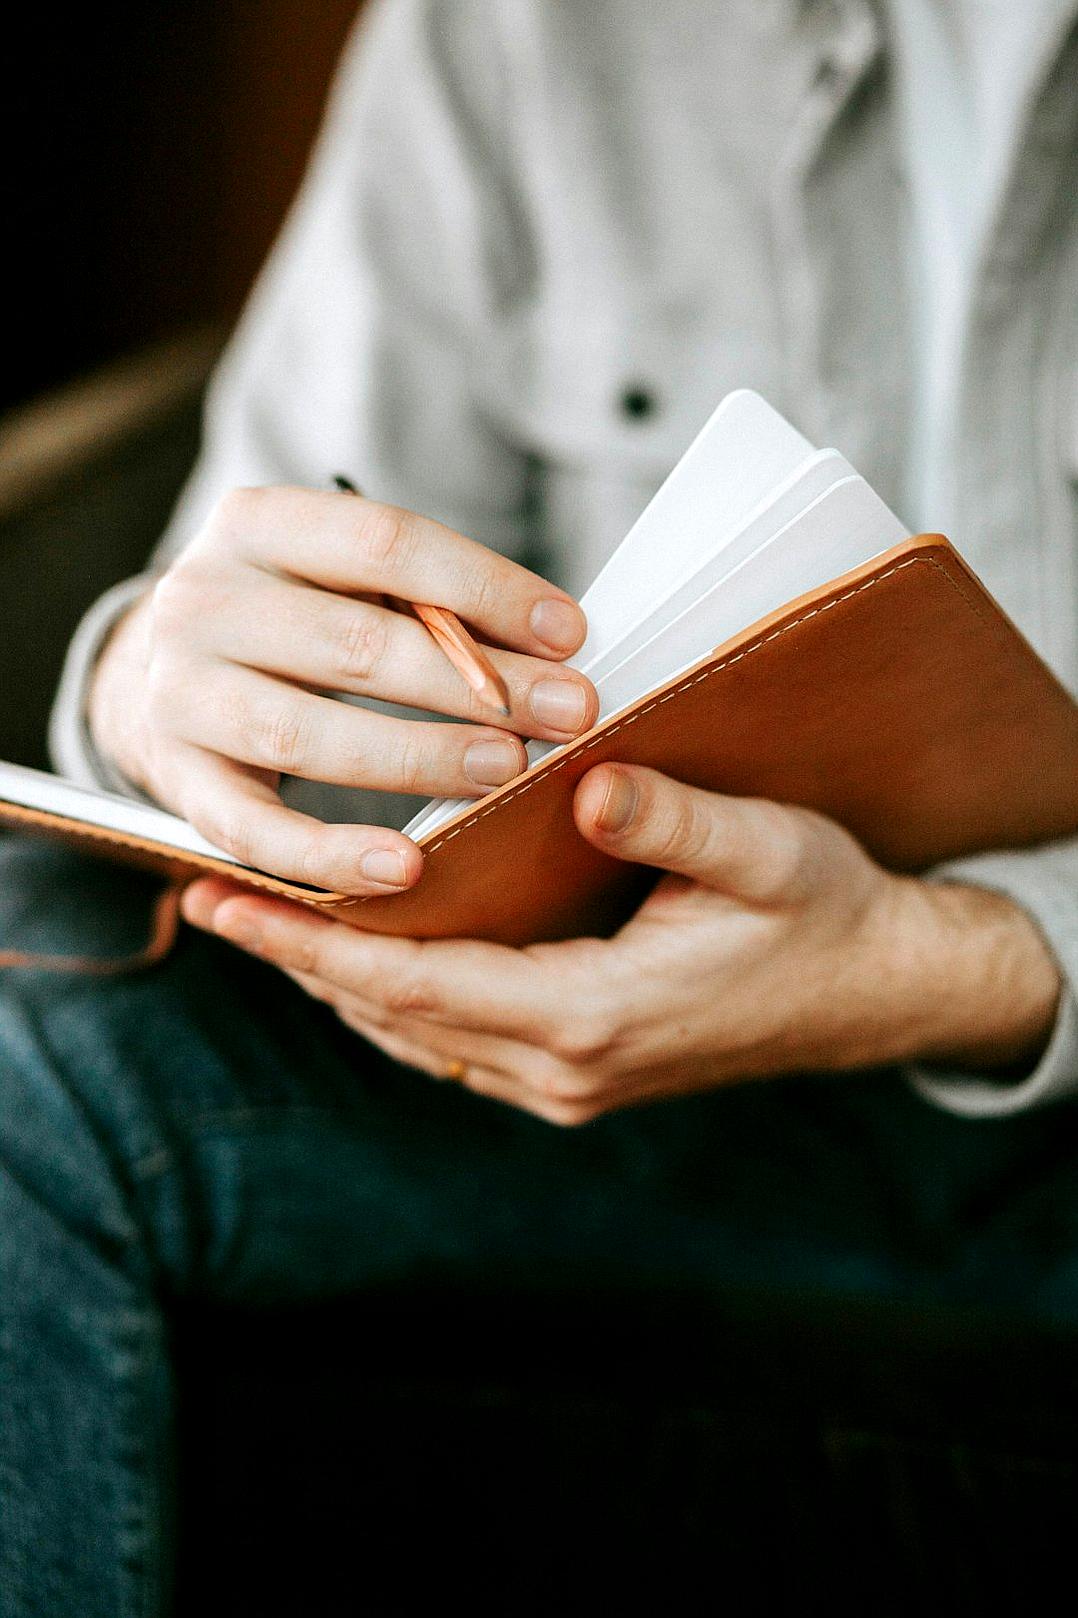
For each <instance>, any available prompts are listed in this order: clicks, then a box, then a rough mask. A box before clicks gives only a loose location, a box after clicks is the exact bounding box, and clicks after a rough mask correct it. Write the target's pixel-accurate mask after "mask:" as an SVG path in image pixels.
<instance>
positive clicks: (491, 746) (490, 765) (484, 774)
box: [464, 741, 520, 787]
mask: <svg viewBox="0 0 1078 1618" xmlns="http://www.w3.org/2000/svg"><path fill="white" fill-rule="evenodd" d="M464 773H465V774H466V775H467V777H468V779H469V781H474V782H475V784H476V786H477V787H502V786H504V785H505V783H506V782H507V781H511V780H512V779H513V777H514V775H519V774H520V753H519V751H518V749H517V748H515V747H514V746H513V744H512V742H493V741H488V742H473V743H472V745H471V746H470V747H469V749H468V751H467V752H466V753H465V755H464Z"/></svg>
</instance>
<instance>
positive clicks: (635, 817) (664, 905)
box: [184, 765, 1060, 1124]
mask: <svg viewBox="0 0 1078 1618" xmlns="http://www.w3.org/2000/svg"><path fill="white" fill-rule="evenodd" d="M575 813H576V820H577V825H578V827H579V829H580V831H581V832H582V833H583V835H584V836H586V837H588V838H589V839H590V840H591V841H592V842H594V843H596V844H598V845H599V846H600V847H602V848H604V849H605V850H607V851H608V852H610V853H612V854H615V855H616V856H617V857H619V858H622V859H627V860H631V861H636V862H639V863H643V864H646V865H653V866H658V867H661V868H663V869H665V870H666V871H667V872H668V873H670V874H669V875H667V876H665V877H664V878H663V879H662V880H661V881H660V882H659V884H658V886H657V887H656V888H655V890H654V891H653V892H652V894H651V895H650V897H649V898H648V899H647V900H645V902H644V904H643V905H642V906H641V907H640V909H639V911H638V912H637V914H636V915H635V916H634V917H633V919H632V920H631V921H630V922H629V923H628V924H627V925H626V926H625V927H623V928H622V930H621V931H620V932H619V933H618V934H617V935H616V936H615V937H614V938H612V939H609V940H601V939H594V938H579V939H573V940H571V941H569V942H566V943H560V944H540V945H535V946H532V947H530V948H527V949H522V950H513V949H506V948H504V947H502V946H500V945H494V944H485V943H477V942H475V941H470V940H450V941H445V942H426V943H420V942H415V941H411V940H407V939H400V938H383V937H377V936H375V935H372V934H369V933H361V932H358V931H356V930H355V929H354V928H351V927H348V926H347V925H345V924H343V923H340V922H333V921H330V920H327V919H326V918H323V917H319V916H317V915H314V914H312V913H311V912H309V911H307V910H305V909H303V908H302V907H300V906H296V905H290V904H286V903H281V902H278V901H274V900H270V899H264V898H261V897H257V896H251V895H249V894H247V893H243V894H240V893H238V892H237V890H236V889H235V888H232V887H229V885H228V884H226V883H220V882H217V881H215V880H214V881H210V880H207V881H200V882H198V883H196V884H194V885H193V886H192V887H191V888H189V889H188V891H187V893H186V894H185V896H184V912H185V914H186V916H187V918H188V919H189V920H190V921H192V922H194V923H195V924H196V925H198V926H202V927H206V928H208V929H210V930H212V931H215V932H217V933H218V934H220V935H221V936H222V937H224V938H228V939H231V940H232V941H233V942H234V943H236V944H239V945H240V946H241V947H242V948H246V949H248V950H251V951H252V952H253V953H255V954H257V955H259V956H261V957H262V958H264V959H266V960H268V961H272V962H275V963H276V964H277V965H278V966H280V967H282V968H283V969H284V970H285V971H286V972H288V973H289V975H290V976H292V977H294V978H295V979H296V981H297V982H299V983H300V984H301V985H302V986H303V987H304V988H305V989H307V990H308V992H309V993H311V994H313V995H314V996H316V997H317V998H318V999H320V1000H324V1001H327V1002H328V1003H329V1004H330V1005H332V1006H333V1007H334V1008H335V1009H336V1010H337V1012H338V1014H339V1015H340V1016H341V1017H342V1018H343V1019H344V1021H345V1022H347V1023H349V1024H350V1025H351V1026H352V1027H353V1028H355V1029H357V1030H358V1031H359V1032H361V1033H362V1034H365V1035H366V1036H367V1037H368V1038H369V1039H371V1040H372V1041H373V1042H374V1043H375V1044H376V1045H379V1046H380V1047H381V1048H382V1049H383V1050H385V1051H387V1052H388V1053H389V1054H390V1055H391V1056H393V1057H395V1058H397V1059H398V1060H400V1061H402V1062H406V1063H408V1064H410V1065H412V1066H414V1067H418V1068H421V1069H423V1070H424V1071H426V1072H428V1073H430V1074H432V1075H433V1076H435V1077H445V1076H447V1075H453V1076H457V1077H461V1078H463V1082H464V1083H466V1084H467V1085H468V1086H469V1087H470V1088H471V1089H473V1090H476V1091H479V1092H481V1093H482V1094H484V1095H489V1096H494V1097H497V1098H498V1099H500V1100H503V1101H507V1102H510V1103H511V1104H513V1105H514V1106H518V1107H522V1108H524V1109H525V1110H527V1111H529V1112H534V1113H537V1114H538V1115H539V1116H540V1117H543V1118H546V1119H549V1120H550V1121H551V1122H554V1123H559V1124H576V1123H583V1122H586V1121H587V1120H588V1119H591V1118H594V1117H596V1116H598V1115H599V1114H601V1113H605V1112H609V1111H612V1110H614V1109H616V1108H619V1107H624V1106H627V1105H631V1104H634V1103H638V1102H643V1101H651V1100H656V1099H659V1098H661V1097H667V1096H673V1095H678V1094H683V1093H687V1092H691V1091H696V1090H702V1089H708V1088H712V1087H714V1086H717V1085H722V1084H726V1083H731V1082H735V1081H738V1080H743V1079H747V1078H761V1077H765V1076H767V1075H770V1074H779V1073H789V1072H799V1071H802V1072H803V1071H808V1070H817V1071H821V1070H822V1071H842V1070H854V1069H857V1068H864V1067H869V1066H876V1065H879V1064H883V1063H890V1062H896V1061H901V1060H912V1059H921V1060H927V1061H941V1062H943V1061H946V1062H949V1063H953V1064H957V1065H970V1066H976V1067H981V1068H987V1067H993V1066H998V1065H1008V1064H1014V1063H1018V1062H1022V1061H1027V1060H1029V1059H1031V1058H1032V1057H1033V1056H1035V1054H1036V1052H1037V1049H1038V1047H1039V1046H1040V1045H1041V1044H1043V1042H1044V1040H1045V1038H1046V1036H1047V1033H1048V1030H1049V1029H1050V1026H1051V1022H1052V1018H1053V1014H1054V1010H1055V1005H1056V1002H1057V1000H1058V996H1059V991H1060V977H1059V973H1058V970H1057V968H1056V966H1055V963H1054V961H1053V959H1052V956H1051V955H1050V953H1049V951H1048V949H1047V947H1046V946H1045V945H1044V943H1043V942H1042V941H1041V938H1040V935H1039V934H1038V932H1037V931H1036V928H1035V927H1034V926H1033V924H1032V922H1031V921H1030V920H1029V918H1028V917H1027V916H1026V914H1025V912H1024V911H1022V910H1021V909H1020V908H1019V907H1018V906H1016V905H1014V904H1012V903H1011V902H1010V901H1009V900H1007V899H1005V898H1002V897H1000V896H999V895H996V894H992V893H988V892H985V891H982V890H980V889H977V888H967V887H963V886H960V885H957V884H955V885H950V884H943V883H930V882H925V881H919V880H916V879H914V878H909V877H900V876H894V875H892V874H890V873H888V872H887V871H885V870H883V868H882V867H880V866H879V865H877V864H876V863H875V862H874V861H873V860H872V859H870V858H869V856H868V855H867V854H866V853H865V851H864V850H863V849H862V848H861V847H860V845H859V844H858V843H857V842H856V841H855V840H854V838H852V837H851V836H849V834H848V833H847V832H845V831H844V830H843V829H842V828H841V827H840V826H838V825H836V824H835V823H834V822H833V821H831V820H828V819H825V818H824V817H823V816H822V815H818V814H814V813H811V812H809V811H807V810H802V809H794V808H787V807H783V806H781V805H778V804H774V803H769V802H764V801H762V800H757V799H740V798H729V797H723V796H720V795H718V794H715V793H709V792H701V791H698V790H696V789H694V788H691V787H685V786H681V785H679V784H678V783H676V782H674V781H671V780H669V779H668V778H666V777H664V776H661V775H659V774H657V773H656V772H655V771H652V770H645V769H640V768H636V767H633V768H629V767H627V766H623V765H617V766H611V765H602V766H599V767H598V768H596V769H594V770H592V771H591V772H590V773H589V774H588V775H587V776H586V777H585V778H584V780H583V781H582V782H581V784H580V786H579V788H578V790H577V796H576V802H575Z"/></svg>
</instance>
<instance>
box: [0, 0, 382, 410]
mask: <svg viewBox="0 0 1078 1618" xmlns="http://www.w3.org/2000/svg"><path fill="white" fill-rule="evenodd" d="M357 10H358V4H357V0H184V4H182V5H179V6H177V5H175V4H165V3H163V0H143V3H142V4H141V5H139V6H137V7H136V6H131V7H127V8H124V9H123V11H122V12H121V11H120V8H118V7H117V8H111V7H107V6H106V7H104V8H99V7H90V6H87V7H65V8H63V10H62V11H61V12H60V13H57V12H56V10H55V8H53V7H51V6H45V5H40V6H38V7H36V8H35V7H19V8H18V12H19V19H18V31H17V35H14V34H10V33H9V35H8V39H7V42H6V47H7V48H6V51H5V55H6V58H7V62H8V74H7V77H8V83H7V85H6V87H5V90H4V93H3V96H2V97H0V127H2V131H3V151H4V154H5V160H4V164H3V180H2V182H0V183H2V188H3V197H4V201H3V218H4V221H5V225H6V229H5V231H4V236H5V239H6V243H7V251H6V255H5V256H6V258H7V260H8V276H9V281H8V293H7V308H8V310H9V320H10V325H9V332H8V339H9V340H8V341H7V342H5V344H4V345H3V346H4V349H5V350H6V354H7V358H6V363H5V364H4V365H3V366H2V367H0V410H7V409H10V408H11V407H12V406H13V405H16V404H18V403H20V402H22V401H24V400H26V399H28V398H30V397H32V396H33V395H35V394H37V393H39V392H40V391H41V390H42V389H44V388H48V387H52V386H54V385H55V384H57V383H59V382H62V381H64V380H66V379H67V378H69V377H73V376H78V375H80V374H82V373H84V372H86V371H87V370H90V369H91V368H93V367H96V366H98V365H100V364H101V363H103V362H105V361H107V360H109V359H111V358H112V357H114V356H116V355H119V354H123V353H127V352H129V351H131V350H134V349H137V348H139V347H141V346H142V345H143V344H145V343H147V342H152V341H154V340H155V339H158V338H160V337H162V336H165V335H166V334H171V333H173V332H175V331H176V330H177V329H179V328H181V327H184V326H186V325H190V324H193V323H199V324H200V323H203V322H227V321H229V320H230V319H232V318H233V317H234V316H235V314H236V312H237V310H238V308H239V307H240V305H241V303H242V301H243V297H244V294H245V292H246V290H247V288H248V287H249V285H250V283H251V280H252V278H253V276H254V275H255V273H256V271H257V269H258V266H259V264H260V262H261V260H262V258H263V257H264V255H265V252H266V249H267V247H268V246H269V244H270V242H271V240H272V238H273V236H274V233H275V231H276V229H277V227H278V225H279V223H280V220H281V217H282V215H283V213H284V211H285V208H286V207H287V204H288V201H289V198H290V197H291V195H292V193H293V191H294V189H295V186H296V182H297V181H298V179H299V176H300V174H301V172H302V169H303V163H304V159H305V156H306V154H307V151H308V149H309V145H310V141H311V138H312V136H313V134H314V132H315V129H316V128H317V124H318V117H319V112H320V108H321V105H322V101H323V98H324V95H325V90H326V87H327V84H328V81H329V78H330V75H331V72H332V68H333V64H334V62H335V59H336V57H337V55H338V53H339V51H340V48H341V45H342V43H343V41H344V38H345V35H346V33H347V31H348V28H349V25H350V23H351V22H352V20H353V18H354V17H355V15H356V12H357ZM9 24H10V19H9Z"/></svg>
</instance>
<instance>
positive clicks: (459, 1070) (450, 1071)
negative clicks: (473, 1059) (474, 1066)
mask: <svg viewBox="0 0 1078 1618" xmlns="http://www.w3.org/2000/svg"><path fill="white" fill-rule="evenodd" d="M467 1071H468V1064H467V1062H462V1061H461V1060H460V1059H459V1057H458V1058H457V1059H456V1060H455V1061H453V1062H450V1064H449V1066H448V1067H447V1068H446V1070H445V1076H446V1078H447V1079H457V1080H460V1079H462V1078H463V1077H464V1075H465V1074H466V1073H467Z"/></svg>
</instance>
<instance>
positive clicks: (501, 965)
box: [212, 893, 589, 1044]
mask: <svg viewBox="0 0 1078 1618" xmlns="http://www.w3.org/2000/svg"><path fill="white" fill-rule="evenodd" d="M212 926H213V928H214V930H215V931H217V932H218V933H220V935H221V936H222V937H224V938H232V939H233V940H234V941H235V942H238V943H241V944H242V946H243V947H244V948H247V949H252V950H254V951H255V952H256V953H258V954H259V955H261V956H263V957H264V958H265V959H268V960H272V961H274V962H276V964H277V965H278V966H282V967H284V968H285V969H286V970H291V971H298V972H307V973H311V974H313V975H314V976H317V977H320V978H323V979H325V980H326V981H327V982H328V983H332V984H335V985H336V986H337V987H338V988H340V989H342V990H346V991H347V992H348V993H350V994H354V995H357V996H359V997H360V998H361V999H364V1000H367V1001H369V1002H370V1003H371V1004H372V1005H373V1006H376V1007H378V1008H379V1009H380V1012H381V1014H382V1015H384V1016H386V1015H388V1016H389V1017H391V1018H400V1017H404V1016H412V1017H418V1018H422V1019H423V1020H424V1021H428V1020H429V1021H430V1022H432V1023H442V1024H448V1025H450V1026H451V1027H456V1028H467V1029H473V1030H475V1031H476V1032H479V1033H487V1034H498V1035H504V1036H506V1037H509V1038H514V1039H519V1040H522V1041H523V1042H524V1043H526V1044H546V1043H547V1042H548V1041H553V1040H554V1039H556V1038H558V1037H559V1031H560V1030H561V1029H562V1028H571V1029H573V1030H574V1032H575V1031H578V1030H579V1028H580V1026H581V1018H582V1015H583V1013H580V1014H577V1013H575V1012H574V1007H576V1006H577V1003H578V1002H579V1003H580V1004H581V1005H583V1003H584V1001H585V996H586V995H587V994H588V993H589V991H588V989H587V988H586V987H585V988H584V989H581V988H580V987H579V986H578V985H574V984H573V983H572V982H567V981H562V979H561V978H560V976H558V975H557V974H555V973H554V972H552V971H551V970H550V969H548V968H546V967H544V966H543V965H541V964H540V963H539V962H536V961H534V960H533V959H532V958H531V957H530V956H529V955H527V954H525V953H524V952H522V951H519V950H512V949H506V948H504V947H503V946H501V945H498V944H483V943H478V942H476V941H475V940H471V939H449V940H445V941H434V942H425V943H421V942H418V941H417V940H415V939H409V938H389V937H381V936H379V935H377V934H374V933H364V932H360V931H359V930H358V929H357V928H355V927H349V926H348V925H346V924H345V923H343V922H337V921H334V920H332V919H331V918H329V917H325V916H318V915H315V914H313V913H311V912H309V911H307V910H304V909H303V908H302V907H301V906H298V905H290V904H288V903H286V902H282V901H278V900H274V899H271V898H269V897H268V896H262V895H253V894H247V893H243V894H242V895H240V894H237V895H232V894H229V895H227V896H225V897H224V899H223V901H222V903H221V904H220V905H219V906H218V909H217V911H216V913H215V914H214V916H213V919H212ZM241 935H242V936H241Z"/></svg>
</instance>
